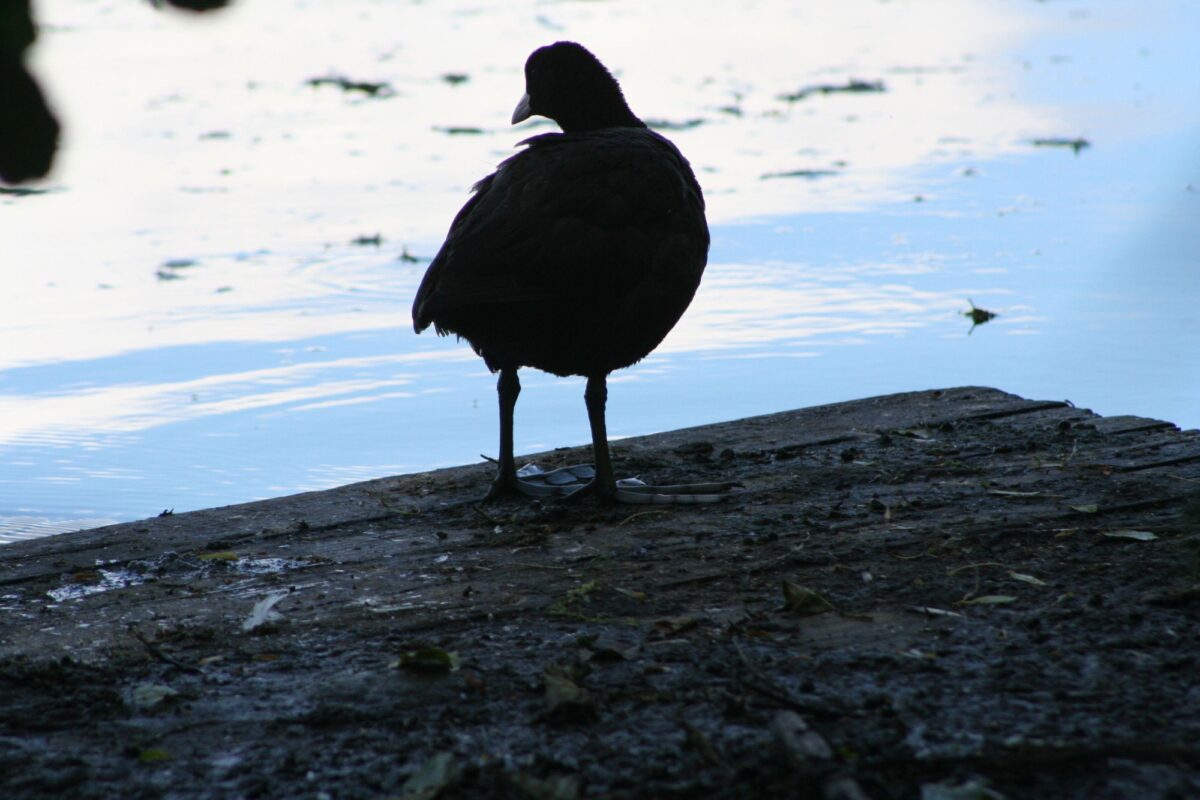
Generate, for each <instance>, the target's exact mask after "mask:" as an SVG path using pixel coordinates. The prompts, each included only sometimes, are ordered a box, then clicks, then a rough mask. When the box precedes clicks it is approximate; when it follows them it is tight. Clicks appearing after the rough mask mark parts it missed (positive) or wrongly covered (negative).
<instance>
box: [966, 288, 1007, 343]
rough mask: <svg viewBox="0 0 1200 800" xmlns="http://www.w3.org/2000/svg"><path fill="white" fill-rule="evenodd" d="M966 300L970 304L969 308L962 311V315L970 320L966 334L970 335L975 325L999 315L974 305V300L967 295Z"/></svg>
mask: <svg viewBox="0 0 1200 800" xmlns="http://www.w3.org/2000/svg"><path fill="white" fill-rule="evenodd" d="M967 302H968V303H970V304H971V310H970V311H964V312H963V316H964V317H966V318H967V319H969V320H971V330H969V331H967V336H970V335H971V333H972V331H974V330H975V328H976V327H978V326H980V325H982V324H983V323H985V322H987V321H989V320H993V319H995V318H996V317H998V316H1000V315H999V314H997V313H996V312H995V311H988V310H987V309H986V308H979V307H978V306H977V305H975V301H974V300H972V299H971V298H969V297H968V298H967Z"/></svg>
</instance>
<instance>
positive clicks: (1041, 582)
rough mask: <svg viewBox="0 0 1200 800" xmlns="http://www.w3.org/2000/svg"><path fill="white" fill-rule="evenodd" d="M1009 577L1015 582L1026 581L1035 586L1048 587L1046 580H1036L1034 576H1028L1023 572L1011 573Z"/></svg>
mask: <svg viewBox="0 0 1200 800" xmlns="http://www.w3.org/2000/svg"><path fill="white" fill-rule="evenodd" d="M1008 577H1010V578H1012V579H1013V580H1015V581H1024V582H1025V583H1032V584H1033V585H1034V586H1045V585H1046V582H1045V581H1044V580H1042V579H1041V578H1035V577H1033V576H1032V575H1026V574H1025V573H1023V572H1009V573H1008Z"/></svg>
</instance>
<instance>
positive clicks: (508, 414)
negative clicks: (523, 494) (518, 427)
mask: <svg viewBox="0 0 1200 800" xmlns="http://www.w3.org/2000/svg"><path fill="white" fill-rule="evenodd" d="M520 394H521V380H520V379H519V378H518V377H517V368H516V367H502V368H501V369H500V377H499V378H498V379H497V380H496V395H497V396H498V397H499V398H500V459H499V461H498V463H499V465H500V468H499V469H498V470H497V472H496V479H495V480H494V481H492V488H491V489H489V490H488V493H487V495H486V496H485V497H484V498H483V499H484V501H485V502H486V501H488V500H495V499H496V498H497V497H501V496H503V495H506V494H510V493H512V492H513V491H514V490H519V485H518V481H517V465H516V462H515V461H513V409H514V408H516V407H517V397H518V396H519V395H520Z"/></svg>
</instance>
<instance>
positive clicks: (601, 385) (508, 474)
mask: <svg viewBox="0 0 1200 800" xmlns="http://www.w3.org/2000/svg"><path fill="white" fill-rule="evenodd" d="M496 393H497V395H499V398H500V458H499V461H498V463H499V465H500V466H499V470H498V471H497V473H496V479H495V481H493V482H492V488H491V489H489V490H488V493H487V496H486V497H484V500H485V501H488V500H495V499H497V498H499V497H503V496H504V495H509V494H523V495H527V496H529V497H569V498H571V499H572V500H577V499H579V498H582V497H586V496H587V495H591V494H594V495H596V496H597V497H599V498H601V499H602V500H607V501H610V502H618V503H635V504H656V505H679V504H685V503H715V502H717V501H719V500H723V499H725V497H726V496H727V494H728V492H729V491H730V490H732V489H733V488H735V487H736V486H737V484H736V483H726V482H722V483H686V484H675V485H668V486H651V485H648V484H645V483H643V482H642V481H640V480H638V479H637V478H624V479H622V480H615V479H614V478H613V468H612V456H611V455H610V454H609V449H608V426H607V425H606V423H605V406H606V405H607V402H608V385H607V379H606V377H605V376H604V375H594V376H592V377H590V378H588V382H587V389H586V390H585V391H584V393H583V399H584V403H585V404H586V405H587V412H588V423H589V425H590V427H591V429H592V454H593V457H594V459H595V465H594V466H592V465H589V464H576V465H575V466H570V467H562V468H561V469H555V470H550V471H543V470H541V469H540V468H539V467H537V466H536V465H534V464H527V465H526V466H525V467H522V468H521V469H520V470H518V469H517V468H516V462H515V460H514V459H513V409H514V408H515V407H516V405H517V395H519V394H520V393H521V383H520V381H519V380H518V379H517V370H516V368H515V367H514V368H511V369H510V368H507V367H506V368H503V369H501V370H500V378H499V380H498V381H497V382H496Z"/></svg>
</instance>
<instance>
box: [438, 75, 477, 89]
mask: <svg viewBox="0 0 1200 800" xmlns="http://www.w3.org/2000/svg"><path fill="white" fill-rule="evenodd" d="M442 80H444V81H445V82H446V83H448V84H450V85H451V86H458V85H460V84H463V83H466V82H467V81H469V80H471V76H470V75H468V74H466V73H465V72H447V73H446V74H445V75H443V76H442Z"/></svg>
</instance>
